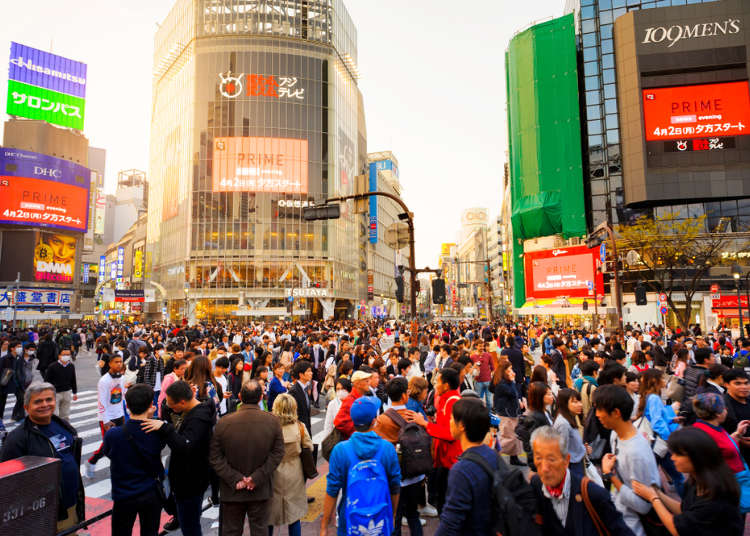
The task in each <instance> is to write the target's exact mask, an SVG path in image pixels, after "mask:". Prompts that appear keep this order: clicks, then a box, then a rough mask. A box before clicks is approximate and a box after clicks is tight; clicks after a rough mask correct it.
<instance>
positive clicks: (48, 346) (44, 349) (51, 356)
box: [36, 339, 57, 375]
mask: <svg viewBox="0 0 750 536" xmlns="http://www.w3.org/2000/svg"><path fill="white" fill-rule="evenodd" d="M36 357H37V359H38V360H39V364H37V366H36V368H37V370H40V371H42V375H44V371H45V370H46V369H47V367H48V366H50V365H51V364H52V363H54V362H55V361H57V346H56V345H55V343H54V342H52V341H51V340H47V339H42V340H41V341H40V342H39V347H38V348H37V352H36Z"/></svg>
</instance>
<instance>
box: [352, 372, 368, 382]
mask: <svg viewBox="0 0 750 536" xmlns="http://www.w3.org/2000/svg"><path fill="white" fill-rule="evenodd" d="M370 376H372V373H371V372H365V371H364V370H358V371H356V372H355V373H354V374H353V375H352V383H354V382H358V381H359V380H367V379H369V378H370Z"/></svg>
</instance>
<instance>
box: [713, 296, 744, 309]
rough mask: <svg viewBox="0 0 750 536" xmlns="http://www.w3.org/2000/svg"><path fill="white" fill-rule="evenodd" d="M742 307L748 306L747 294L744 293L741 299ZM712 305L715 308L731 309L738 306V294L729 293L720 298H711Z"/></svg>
mask: <svg viewBox="0 0 750 536" xmlns="http://www.w3.org/2000/svg"><path fill="white" fill-rule="evenodd" d="M740 304H741V306H742V308H746V307H747V296H745V295H742V296H741V299H740ZM711 307H712V308H714V309H731V308H735V309H736V308H737V296H732V295H731V294H730V295H727V296H720V297H719V299H718V300H716V299H714V300H711Z"/></svg>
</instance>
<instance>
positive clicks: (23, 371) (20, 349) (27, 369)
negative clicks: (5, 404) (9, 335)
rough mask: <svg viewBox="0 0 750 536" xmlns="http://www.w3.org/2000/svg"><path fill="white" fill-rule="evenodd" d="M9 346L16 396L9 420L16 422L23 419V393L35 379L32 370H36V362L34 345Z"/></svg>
mask: <svg viewBox="0 0 750 536" xmlns="http://www.w3.org/2000/svg"><path fill="white" fill-rule="evenodd" d="M10 346H11V350H12V351H13V354H14V355H15V358H14V363H13V378H12V381H13V382H14V385H15V394H16V403H15V405H14V406H13V413H11V418H12V419H13V420H14V421H17V422H18V421H21V420H23V418H24V412H23V398H24V397H23V393H24V391H26V388H27V387H28V386H29V385H31V383H32V382H33V381H34V379H35V378H34V370H35V369H36V365H37V360H36V358H35V357H34V354H35V353H36V345H35V344H34V343H33V342H31V343H28V344H27V345H26V346H25V347H24V345H23V344H22V343H21V342H16V343H11V345H10ZM37 374H38V373H37Z"/></svg>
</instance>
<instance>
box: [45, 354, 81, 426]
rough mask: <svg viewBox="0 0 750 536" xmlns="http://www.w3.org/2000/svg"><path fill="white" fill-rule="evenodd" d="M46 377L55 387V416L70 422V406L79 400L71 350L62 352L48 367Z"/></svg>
mask: <svg viewBox="0 0 750 536" xmlns="http://www.w3.org/2000/svg"><path fill="white" fill-rule="evenodd" d="M45 375H46V378H47V381H48V382H49V383H51V384H52V385H54V386H55V399H56V400H55V401H56V404H55V415H57V416H58V417H60V418H62V419H65V420H66V421H68V420H70V405H71V403H72V401H74V400H78V385H77V383H76V367H75V365H74V364H73V363H72V356H71V355H70V350H68V349H64V350H62V351H61V352H60V355H58V357H57V361H55V362H54V363H52V364H51V365H49V366H48V367H47V369H46V371H45Z"/></svg>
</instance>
